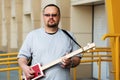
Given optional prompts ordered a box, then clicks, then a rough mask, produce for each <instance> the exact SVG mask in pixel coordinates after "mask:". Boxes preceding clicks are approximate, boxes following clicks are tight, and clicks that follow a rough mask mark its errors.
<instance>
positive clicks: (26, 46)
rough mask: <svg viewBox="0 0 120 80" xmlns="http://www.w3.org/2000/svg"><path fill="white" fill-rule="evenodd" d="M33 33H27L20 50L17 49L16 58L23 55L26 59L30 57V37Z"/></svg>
mask: <svg viewBox="0 0 120 80" xmlns="http://www.w3.org/2000/svg"><path fill="white" fill-rule="evenodd" d="M32 37H33V35H32V34H31V33H29V34H28V35H27V37H26V38H25V40H24V42H23V44H22V46H21V48H20V50H19V53H18V56H17V57H18V58H21V57H25V58H27V59H29V58H30V57H31V53H32V51H31V49H32V39H33V38H32Z"/></svg>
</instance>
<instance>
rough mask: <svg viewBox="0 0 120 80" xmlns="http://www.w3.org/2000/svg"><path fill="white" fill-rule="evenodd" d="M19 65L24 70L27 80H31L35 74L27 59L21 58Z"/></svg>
mask: <svg viewBox="0 0 120 80" xmlns="http://www.w3.org/2000/svg"><path fill="white" fill-rule="evenodd" d="M18 63H19V65H20V67H21V68H22V70H23V72H24V76H25V77H26V78H27V80H31V79H32V78H33V77H34V73H35V72H34V70H33V69H32V68H31V67H30V66H28V65H27V59H26V58H19V59H18ZM24 76H23V77H24Z"/></svg>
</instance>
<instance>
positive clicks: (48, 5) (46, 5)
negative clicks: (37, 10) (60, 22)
mask: <svg viewBox="0 0 120 80" xmlns="http://www.w3.org/2000/svg"><path fill="white" fill-rule="evenodd" d="M49 6H54V7H56V8H57V9H58V13H59V15H60V8H59V7H58V6H57V5H55V4H48V5H46V6H45V7H44V8H43V12H44V10H45V8H47V7H49Z"/></svg>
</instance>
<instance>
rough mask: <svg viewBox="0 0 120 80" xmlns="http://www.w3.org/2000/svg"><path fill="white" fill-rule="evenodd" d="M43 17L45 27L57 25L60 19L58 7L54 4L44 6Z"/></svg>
mask: <svg viewBox="0 0 120 80" xmlns="http://www.w3.org/2000/svg"><path fill="white" fill-rule="evenodd" d="M43 19H44V23H45V26H46V27H50V28H55V27H58V24H59V20H60V14H59V12H58V9H57V8H56V7H54V6H49V7H46V8H45V10H44V12H43Z"/></svg>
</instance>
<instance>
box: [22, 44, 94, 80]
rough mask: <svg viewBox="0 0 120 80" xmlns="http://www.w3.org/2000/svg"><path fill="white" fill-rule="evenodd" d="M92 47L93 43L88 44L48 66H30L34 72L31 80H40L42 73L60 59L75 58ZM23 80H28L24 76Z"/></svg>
mask: <svg viewBox="0 0 120 80" xmlns="http://www.w3.org/2000/svg"><path fill="white" fill-rule="evenodd" d="M94 47H95V44H94V43H89V44H88V45H87V46H85V47H82V48H80V49H78V50H76V51H73V52H71V53H69V54H67V55H65V56H63V57H61V58H59V59H57V60H55V61H53V62H51V63H49V64H47V65H43V66H40V64H39V63H38V64H35V65H33V66H31V68H32V69H33V70H34V71H35V74H34V78H33V79H31V80H37V79H40V78H41V77H43V76H44V73H43V71H44V70H46V69H48V68H50V67H52V66H54V65H56V64H58V63H60V62H62V59H63V58H64V57H65V58H71V57H73V56H75V55H77V54H79V53H82V52H84V51H88V50H89V49H92V48H94ZM24 80H28V79H27V78H26V77H25V76H24Z"/></svg>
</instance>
